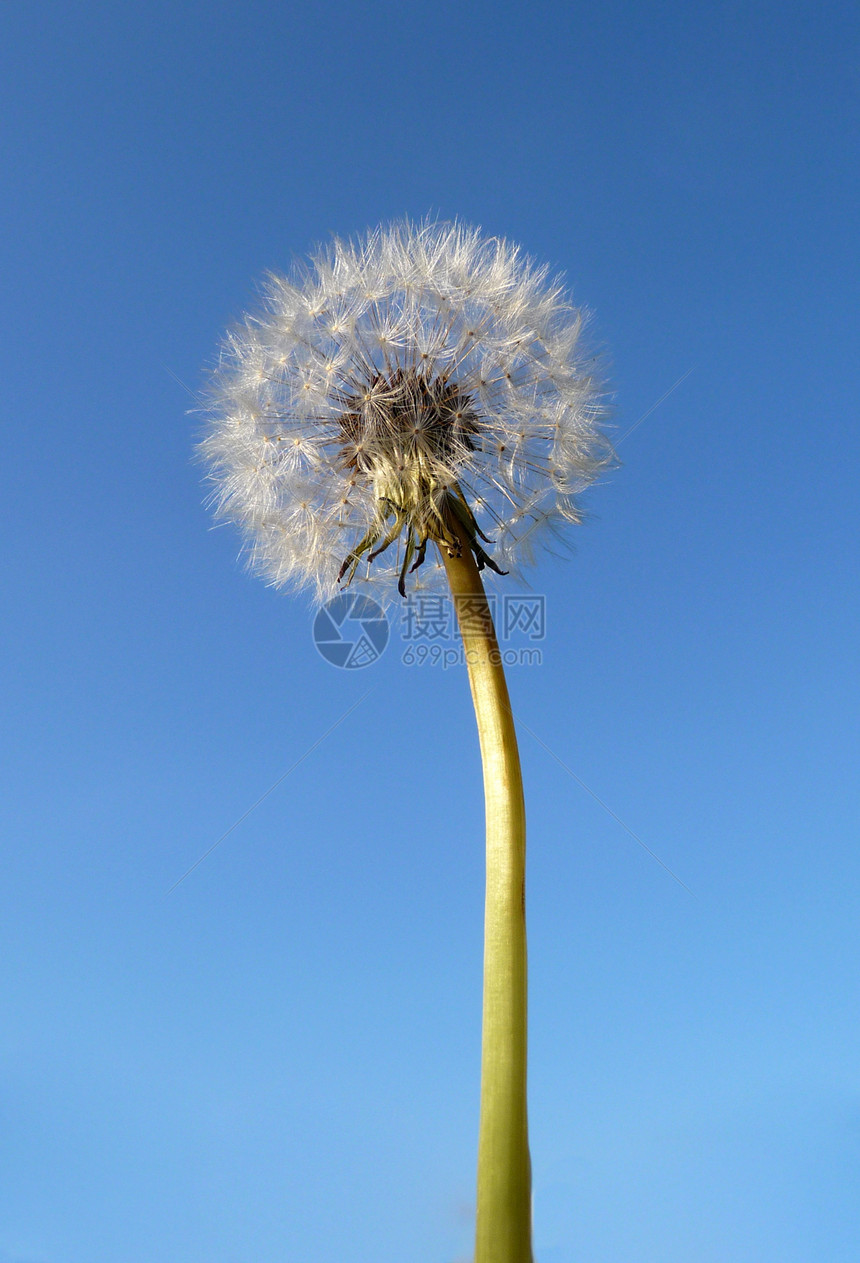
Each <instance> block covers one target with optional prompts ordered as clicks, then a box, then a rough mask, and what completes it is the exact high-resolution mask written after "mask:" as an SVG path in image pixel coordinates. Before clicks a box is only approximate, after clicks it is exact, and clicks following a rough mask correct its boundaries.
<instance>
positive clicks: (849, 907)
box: [0, 0, 860, 1263]
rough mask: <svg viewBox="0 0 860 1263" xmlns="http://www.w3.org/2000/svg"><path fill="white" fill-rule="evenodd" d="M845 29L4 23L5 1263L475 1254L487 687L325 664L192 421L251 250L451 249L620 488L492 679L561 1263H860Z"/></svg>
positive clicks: (58, 16) (198, 6)
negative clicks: (208, 471) (517, 760)
mask: <svg viewBox="0 0 860 1263" xmlns="http://www.w3.org/2000/svg"><path fill="white" fill-rule="evenodd" d="M858 33H860V24H858V19H857V15H856V12H855V11H854V7H853V6H852V5H849V4H847V3H845V4H842V3H835V4H825V5H824V6H823V7H820V6H817V5H813V4H811V3H801V4H794V3H779V4H777V3H764V4H763V3H752V4H746V3H743V4H742V3H720V2H719V0H718V2H717V3H716V4H710V5H699V4H688V3H680V0H679V2H676V3H671V2H670V3H665V4H637V3H632V2H631V0H627V2H612V0H610V2H609V3H606V4H603V5H599V6H598V5H588V6H585V5H569V4H567V3H561V0H557V2H556V3H541V2H538V3H536V4H533V5H531V6H523V5H519V4H518V5H513V4H506V3H501V4H498V5H489V4H469V3H453V2H450V0H443V2H441V3H440V2H438V0H437V2H436V3H434V4H421V5H419V4H416V3H414V2H411V0H407V2H406V3H404V2H403V0H401V2H399V3H396V4H394V3H392V4H381V3H373V2H371V3H368V4H363V5H358V4H353V3H348V2H345V0H342V2H340V3H334V4H329V5H314V4H302V5H299V4H290V3H275V2H274V0H243V2H242V3H239V0H230V2H223V0H222V2H212V3H202V2H200V3H189V2H188V0H178V3H177V2H174V3H170V4H168V3H164V2H162V0H150V2H147V3H143V4H141V5H138V6H131V5H126V4H119V3H100V2H98V0H87V2H86V3H82V2H80V0H79V2H77V3H72V2H69V3H62V4H60V3H58V4H51V3H40V2H39V0H35V2H34V0H29V2H28V3H22V2H21V0H7V2H6V4H5V5H4V7H3V15H2V18H0V98H1V99H0V118H2V124H0V126H2V170H3V173H4V184H5V196H4V198H3V201H2V206H0V242H2V246H0V249H2V252H3V256H4V259H3V264H2V275H3V299H2V315H0V318H2V351H3V377H2V401H3V413H4V423H3V462H2V469H3V475H4V477H3V494H2V503H0V519H2V533H3V539H4V545H3V550H2V562H0V566H2V588H3V611H4V612H3V617H2V625H0V640H1V641H2V654H3V706H2V710H3V715H4V722H3V725H2V734H1V735H0V750H2V804H0V835H2V879H0V953H2V964H0V1008H2V1019H1V1020H0V1093H2V1099H0V1263H155V1261H160V1260H165V1261H166V1263H172V1261H173V1260H176V1261H177V1263H285V1261H289V1263H293V1261H295V1263H405V1261H407V1260H408V1263H455V1260H456V1261H458V1263H462V1261H463V1260H466V1259H468V1257H469V1251H470V1240H471V1217H472V1214H473V1197H474V1189H473V1185H474V1167H475V1153H476V1128H477V1105H478V1095H477V1094H478V1070H479V1064H478V1054H479V1010H480V950H481V913H482V908H481V901H482V876H483V874H482V867H483V856H482V802H481V791H480V773H479V762H478V754H477V741H476V736H475V732H474V726H473V720H472V717H471V712H470V703H469V698H468V689H467V683H466V679H465V676H464V674H463V672H462V670H459V669H451V670H443V669H442V668H441V667H438V666H437V667H433V666H431V665H429V664H427V665H424V666H423V667H419V666H413V667H409V666H406V665H404V664H403V663H402V661H401V652H402V648H403V646H402V642H401V641H400V639H399V632H398V631H397V630H396V629H395V631H394V632H393V634H392V640H391V643H390V644H389V647H388V649H387V650H386V652H385V654H384V655H383V657H382V659H381V660H380V661H379V662H378V663H376V664H375V665H373V666H370V667H367V668H366V669H362V670H356V671H343V670H338V669H336V668H334V667H332V666H330V665H329V664H328V663H326V662H325V661H323V659H322V658H321V657H320V656H319V655H318V653H317V652H316V650H315V648H314V645H313V643H312V640H311V634H310V628H311V611H310V609H309V606H308V604H307V601H306V600H305V599H303V598H296V597H292V596H290V595H286V594H279V593H276V592H274V591H273V590H271V589H269V588H267V587H266V586H265V584H263V583H262V582H261V581H260V580H258V579H256V578H254V577H253V576H250V575H249V574H247V573H246V572H245V570H243V568H242V566H241V564H240V563H239V562H238V560H237V553H238V540H237V538H236V535H235V534H234V533H233V531H232V530H231V529H229V528H224V529H220V530H215V531H213V530H212V529H211V522H210V519H209V517H208V515H207V513H206V511H205V510H204V508H203V507H202V499H203V491H202V488H201V482H200V477H201V475H200V470H199V468H198V467H197V466H195V464H194V463H193V459H192V457H193V448H194V441H195V433H196V429H197V426H198V424H199V421H198V419H196V418H195V417H193V416H189V415H188V409H189V408H193V407H194V402H195V393H196V392H197V391H198V390H199V389H200V387H201V385H202V384H203V383H204V381H205V369H206V365H207V364H210V363H211V362H212V359H213V356H214V352H215V348H216V346H217V343H218V340H219V338H220V336H221V334H222V331H223V329H224V328H225V327H226V326H227V325H228V324H229V323H230V321H231V320H233V319H235V318H236V317H237V316H238V315H239V314H240V313H241V312H242V311H243V310H244V309H245V308H246V307H247V306H248V305H249V304H253V303H254V302H255V301H256V293H257V285H258V282H259V278H260V277H261V276H262V274H263V273H264V272H265V271H266V269H270V268H274V269H285V268H288V267H289V265H290V263H291V261H292V259H293V258H294V257H295V256H297V255H298V256H300V255H302V254H303V253H304V252H305V251H306V250H307V249H308V248H309V247H311V246H313V245H314V243H316V242H317V241H320V240H324V239H325V238H327V237H328V235H329V234H330V233H331V232H337V233H342V234H348V233H351V232H353V231H360V230H364V229H365V228H367V227H369V226H371V225H373V224H375V223H377V222H378V221H380V220H385V219H389V218H392V217H395V216H399V215H402V214H409V215H413V216H416V217H420V216H423V215H424V214H426V213H428V212H431V213H434V214H438V215H440V216H442V217H453V216H459V217H462V218H463V219H464V220H466V221H468V222H471V223H476V224H480V225H482V226H483V228H484V229H485V230H486V231H487V232H491V233H497V234H502V235H505V236H508V237H511V238H513V239H514V240H517V241H520V242H522V243H523V245H524V246H525V247H526V248H527V250H529V251H530V252H531V253H532V254H534V255H535V256H537V257H538V258H539V259H542V260H546V261H548V262H550V263H551V264H552V265H553V266H555V267H557V268H559V269H562V270H563V271H564V272H565V273H566V275H567V277H568V280H569V283H570V285H571V287H572V290H573V294H574V298H575V299H576V300H578V301H580V302H582V303H585V304H586V305H588V307H589V308H590V309H592V310H593V312H594V321H593V325H592V337H593V338H594V340H595V343H596V345H597V346H598V347H600V348H603V349H605V353H606V358H607V362H608V365H609V372H610V375H611V382H612V389H613V398H614V417H613V423H614V427H615V428H614V431H613V433H614V434H615V436H616V438H617V439H619V440H620V442H619V455H620V457H621V458H622V461H623V464H622V467H621V468H620V469H619V470H618V471H617V472H615V473H614V474H613V475H612V476H611V477H610V478H609V479H607V480H605V481H604V482H603V483H602V484H600V485H598V486H596V487H595V488H593V489H592V490H591V491H590V492H589V493H588V497H587V505H588V508H589V510H590V513H591V516H590V520H589V521H588V522H587V523H586V524H585V525H584V526H582V527H580V528H577V530H576V531H575V539H574V543H575V546H576V552H575V555H574V556H573V557H572V558H569V559H560V558H553V557H547V558H545V559H544V560H543V561H542V562H541V563H540V564H539V566H538V567H537V568H536V569H535V570H534V571H533V572H532V574H531V583H532V585H533V589H534V591H535V593H537V594H541V595H544V596H545V597H546V610H547V634H546V639H545V641H544V642H543V644H542V651H543V663H542V665H541V666H539V667H538V666H522V667H518V668H516V669H514V670H513V671H512V673H511V681H510V683H511V691H512V696H513V704H514V709H515V711H516V713H517V715H518V717H519V718H520V720H521V721H522V724H523V725H524V727H523V728H522V752H523V760H524V769H525V777H526V792H527V801H528V805H529V821H530V834H529V846H530V858H529V917H530V952H531V982H532V989H531V1092H530V1103H531V1116H532V1149H533V1157H534V1189H535V1247H536V1257H537V1260H538V1263H819V1261H821V1260H825V1261H826V1263H848V1261H849V1260H850V1261H852V1263H853V1260H855V1259H856V1258H857V1257H858V1246H857V1241H858V1237H860V1197H858V1194H860V1025H858V986H859V985H860V951H858V949H860V932H858V916H857V908H858V898H860V854H858V846H857V832H858V831H857V817H858V783H857V775H856V764H857V736H858V733H857V727H858V723H857V715H858V686H857V667H856V652H857V643H858V595H857V569H856V567H857V543H858V524H860V523H858V518H860V514H858V505H857V471H858V446H860V444H858V425H857V401H858V397H860V382H858V371H857V359H856V353H857V340H858V339H857V307H856V299H857V293H858V284H857V282H858V276H857V206H858V202H860V188H858V184H860V180H858V171H860V163H858V161H857V140H858V113H857V107H858V90H857V65H858V51H860V50H858V44H860V41H858ZM676 383H677V384H676ZM673 387H674V389H672V388H673ZM643 418H644V419H643ZM640 420H641V424H638V425H637V428H636V429H635V430H634V431H633V432H632V433H630V434H627V433H626V432H627V431H628V430H630V429H631V427H632V426H634V425H636V423H637V422H640ZM368 690H369V692H368ZM356 704H357V705H356ZM352 706H355V709H354V710H352V712H351V713H350V714H348V715H346V717H345V718H343V716H344V715H345V712H347V710H348V709H349V708H350V707H352ZM338 721H341V722H339V723H338ZM336 724H337V726H336V727H335V728H334V730H333V731H330V732H329V731H328V730H330V729H332V726H333V725H336ZM526 726H527V728H526ZM327 732H328V735H327V736H325V735H324V734H326V733H327ZM532 734H534V736H533V735H532ZM320 738H324V739H323V740H322V741H320ZM318 742H319V744H315V743H318ZM312 747H313V748H312ZM305 755H306V756H307V757H305V758H304V760H303V761H302V762H301V764H300V765H299V766H297V767H295V768H294V770H293V771H292V772H290V774H289V775H288V776H287V777H286V779H284V780H283V782H282V783H281V784H280V785H279V786H278V787H277V788H276V789H274V790H273V792H272V793H271V794H270V795H269V796H268V797H267V798H266V799H265V801H264V802H263V803H261V804H260V805H259V806H258V807H257V808H256V810H254V811H253V812H252V813H251V814H250V815H249V816H248V817H247V819H245V820H244V821H242V823H241V824H239V826H238V827H237V828H236V829H235V830H234V831H233V832H232V833H231V834H230V836H229V837H227V838H226V839H225V840H224V841H223V842H222V843H221V844H220V845H219V846H218V847H217V848H216V849H215V850H214V851H213V852H212V854H211V855H209V856H208V858H206V859H205V861H204V862H203V863H201V864H200V865H199V866H198V867H197V868H195V870H194V871H193V872H192V873H191V874H190V875H189V876H188V877H187V878H186V879H185V880H184V881H182V882H181V884H180V885H179V886H178V887H176V889H174V890H173V891H172V892H171V893H169V894H168V891H169V890H170V888H171V887H172V886H173V885H174V883H175V882H176V881H177V880H178V879H179V878H180V877H181V876H182V874H183V873H184V872H185V871H186V870H187V869H188V868H189V867H190V866H191V865H192V864H194V862H195V861H196V860H197V859H198V858H199V857H200V856H201V855H203V853H204V852H206V851H207V850H208V849H209V848H210V847H211V846H212V845H213V843H215V842H216V841H217V839H218V838H219V837H220V836H221V835H222V834H223V833H224V832H225V830H227V829H228V828H229V827H230V825H232V824H233V822H234V821H236V820H237V819H238V818H239V817H241V816H242V815H243V813H244V812H246V811H247V810H248V808H249V807H250V806H251V805H252V804H253V803H254V802H255V801H256V800H257V799H258V798H259V797H260V795H261V794H263V793H264V792H265V791H266V790H267V789H268V788H269V787H270V786H272V785H273V784H274V783H275V782H276V781H277V780H278V778H280V777H282V776H283V774H284V773H285V772H287V771H288V769H290V768H291V767H292V766H293V765H294V764H295V763H296V761H297V760H299V759H301V758H302V756H305ZM566 769H567V770H566ZM598 799H599V800H600V801H599V802H598V801H597V800H598ZM601 804H605V806H603V805H601ZM621 822H623V824H622V823H621ZM633 834H635V835H636V838H634V837H633V836H632V835H633ZM637 838H638V839H639V841H637V840H636V839H637ZM640 842H641V843H642V844H644V845H640ZM645 847H647V848H649V849H650V850H651V851H652V852H654V853H655V854H656V855H657V856H658V857H659V859H660V861H662V865H661V863H658V862H656V861H655V859H653V858H651V856H650V855H649V854H648V852H647V851H646V850H645ZM663 865H665V866H666V867H663ZM667 869H670V870H671V873H670V872H669V871H667ZM672 874H674V875H675V876H676V877H677V878H678V879H680V881H678V880H675V878H674V877H673V876H672ZM680 883H683V885H682V884H680ZM685 887H688V888H689V891H692V894H691V893H689V892H688V890H687V889H685Z"/></svg>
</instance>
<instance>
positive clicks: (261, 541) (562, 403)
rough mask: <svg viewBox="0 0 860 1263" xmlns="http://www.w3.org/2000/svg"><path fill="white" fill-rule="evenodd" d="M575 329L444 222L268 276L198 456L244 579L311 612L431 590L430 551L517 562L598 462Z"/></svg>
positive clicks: (377, 235) (540, 290)
mask: <svg viewBox="0 0 860 1263" xmlns="http://www.w3.org/2000/svg"><path fill="white" fill-rule="evenodd" d="M583 319H584V316H583V312H582V311H581V310H578V309H577V308H575V307H574V306H572V305H571V303H570V302H569V300H568V298H567V296H566V294H565V291H564V288H563V285H562V284H561V282H559V281H558V280H551V279H548V272H547V269H546V268H543V267H537V266H536V265H535V264H534V263H533V262H532V261H531V260H530V259H528V258H526V257H525V256H524V255H523V254H522V253H521V251H520V250H519V249H518V247H516V246H514V245H512V244H510V243H509V242H507V241H504V240H502V239H500V238H497V237H485V236H482V235H481V233H480V231H479V230H478V229H474V228H470V227H467V226H464V225H462V224H460V223H434V222H424V223H421V224H413V223H411V222H409V221H401V222H397V223H394V224H392V225H390V226H386V227H383V228H379V229H377V230H376V231H374V232H371V233H369V234H367V235H366V236H364V237H362V238H358V239H355V240H353V241H341V240H335V241H333V242H332V243H331V244H330V245H329V246H327V247H324V248H322V249H321V250H320V251H318V252H317V253H316V254H315V255H314V256H313V257H312V258H311V260H310V262H309V263H308V264H307V265H305V266H304V267H303V268H302V269H300V270H297V271H296V273H295V274H294V275H293V276H292V277H291V278H287V277H282V276H276V275H270V276H269V277H268V278H267V280H266V282H265V287H264V301H263V304H262V307H261V309H260V310H259V311H258V312H257V313H255V314H249V315H247V316H246V317H245V318H244V321H243V323H242V324H241V325H239V326H238V327H237V328H235V329H233V330H232V331H231V332H230V333H229V334H228V336H227V338H226V339H225V342H224V344H223V346H222V349H221V354H220V361H219V364H218V367H217V370H216V372H215V374H214V377H213V381H212V385H211V389H210V391H209V398H208V405H207V409H206V412H207V426H206V433H205V436H204V438H203V440H202V443H201V449H200V450H201V454H202V456H203V459H204V461H205V463H206V465H207V469H208V473H209V477H210V479H211V480H212V482H213V483H214V490H213V494H212V501H213V503H214V504H215V506H216V509H217V512H218V513H219V515H220V516H222V517H224V518H226V519H230V520H232V521H235V522H236V523H238V525H239V526H240V527H241V529H242V531H243V534H244V536H245V541H246V544H247V548H248V552H249V556H250V560H251V563H252V565H253V566H254V568H255V569H257V570H259V571H260V572H262V573H263V574H264V575H265V576H266V577H268V578H269V580H270V581H271V582H273V583H274V584H276V585H278V586H280V585H282V584H287V583H293V584H296V585H310V586H311V587H312V588H313V589H314V590H315V594H316V596H317V598H318V599H320V600H325V599H326V598H328V597H330V596H331V595H332V594H333V593H334V592H335V591H336V590H337V587H338V584H339V583H341V584H346V583H349V582H355V583H362V584H364V583H367V582H372V583H373V584H374V586H375V587H377V586H378V585H380V584H381V585H382V590H381V591H380V593H379V595H380V596H382V597H383V599H384V598H385V597H386V596H388V595H393V593H394V592H395V591H396V589H397V588H398V587H399V590H400V592H401V593H404V592H405V591H406V585H407V584H416V585H418V584H420V585H421V586H422V587H428V586H431V585H432V584H433V582H434V580H435V578H436V576H437V575H438V577H439V582H440V583H442V584H444V582H445V580H444V571H443V569H442V568H441V566H439V564H438V558H437V557H436V556H435V555H433V553H432V552H431V555H430V556H427V557H426V562H427V564H426V565H423V566H422V563H424V562H425V555H426V552H427V548H428V545H430V546H431V548H432V546H433V545H436V546H438V547H440V548H446V549H448V551H449V553H450V554H451V555H456V554H457V553H458V552H459V551H460V550H462V549H465V548H469V549H471V551H472V552H473V553H474V555H475V558H476V560H477V563H478V566H479V568H480V569H484V567H488V568H489V569H491V570H494V571H496V572H497V573H504V572H507V571H508V570H510V569H516V568H517V567H518V565H520V564H521V563H523V562H527V561H529V560H530V559H531V556H532V549H533V545H534V543H535V542H536V540H537V539H538V538H539V537H540V536H541V534H542V533H544V531H545V529H546V528H548V527H549V528H551V527H553V526H554V525H558V524H560V523H562V522H564V521H568V522H576V521H578V520H580V516H581V515H580V510H579V507H578V505H577V502H576V498H575V497H576V495H577V493H578V492H580V491H581V490H582V489H583V488H584V487H585V486H587V485H588V484H589V483H590V482H591V481H593V479H594V478H595V477H596V476H597V474H598V473H599V472H600V471H601V470H602V469H604V468H605V467H606V466H607V465H608V464H609V463H610V462H611V461H612V458H613V453H612V449H611V447H610V445H609V443H608V441H607V440H606V438H605V436H604V434H603V433H602V430H601V424H602V422H603V420H604V418H605V407H604V402H603V393H602V386H601V383H600V382H599V381H598V380H596V379H595V377H594V374H593V361H592V360H590V359H586V358H584V357H583V355H582V352H581V351H580V333H581V329H582V325H583ZM434 563H435V564H434Z"/></svg>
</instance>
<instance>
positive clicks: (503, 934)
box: [440, 547, 532, 1263]
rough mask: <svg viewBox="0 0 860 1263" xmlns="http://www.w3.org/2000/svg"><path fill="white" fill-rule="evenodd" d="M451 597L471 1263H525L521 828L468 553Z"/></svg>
mask: <svg viewBox="0 0 860 1263" xmlns="http://www.w3.org/2000/svg"><path fill="white" fill-rule="evenodd" d="M440 551H441V552H442V557H443V560H444V562H445V568H446V570H447V573H448V582H449V583H450V585H451V592H452V594H453V597H454V604H455V607H456V609H457V617H458V621H459V624H460V632H461V635H462V637H463V647H464V649H465V654H466V664H467V667H468V671H469V684H470V686H471V689H472V701H473V702H474V706H475V716H476V718H477V721H478V737H479V739H480V744H481V760H482V763H483V767H484V799H485V804H486V820H487V892H486V904H485V913H484V1016H483V1027H482V1036H481V1121H480V1132H479V1138H478V1204H477V1222H476V1229H475V1231H476V1238H475V1263H532V1247H531V1160H530V1158H529V1142H528V1118H527V1111H526V916H525V914H526V893H525V858H526V818H525V802H524V799H523V783H522V773H521V771H520V757H519V752H518V750H517V737H516V732H515V730H514V721H513V716H512V714H511V707H510V701H509V699H508V688H507V684H506V682H505V673H504V669H503V667H502V658H501V654H500V652H499V645H498V641H497V640H496V633H495V630H494V628H493V620H492V617H491V614H490V609H489V605H488V604H487V598H486V595H485V593H484V586H483V584H482V582H481V577H480V574H479V572H478V567H477V564H476V562H475V558H474V557H473V555H472V552H471V549H470V548H468V547H464V548H463V549H462V556H460V557H449V556H448V555H447V550H446V549H445V548H444V547H443V548H442V549H441V550H440Z"/></svg>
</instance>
